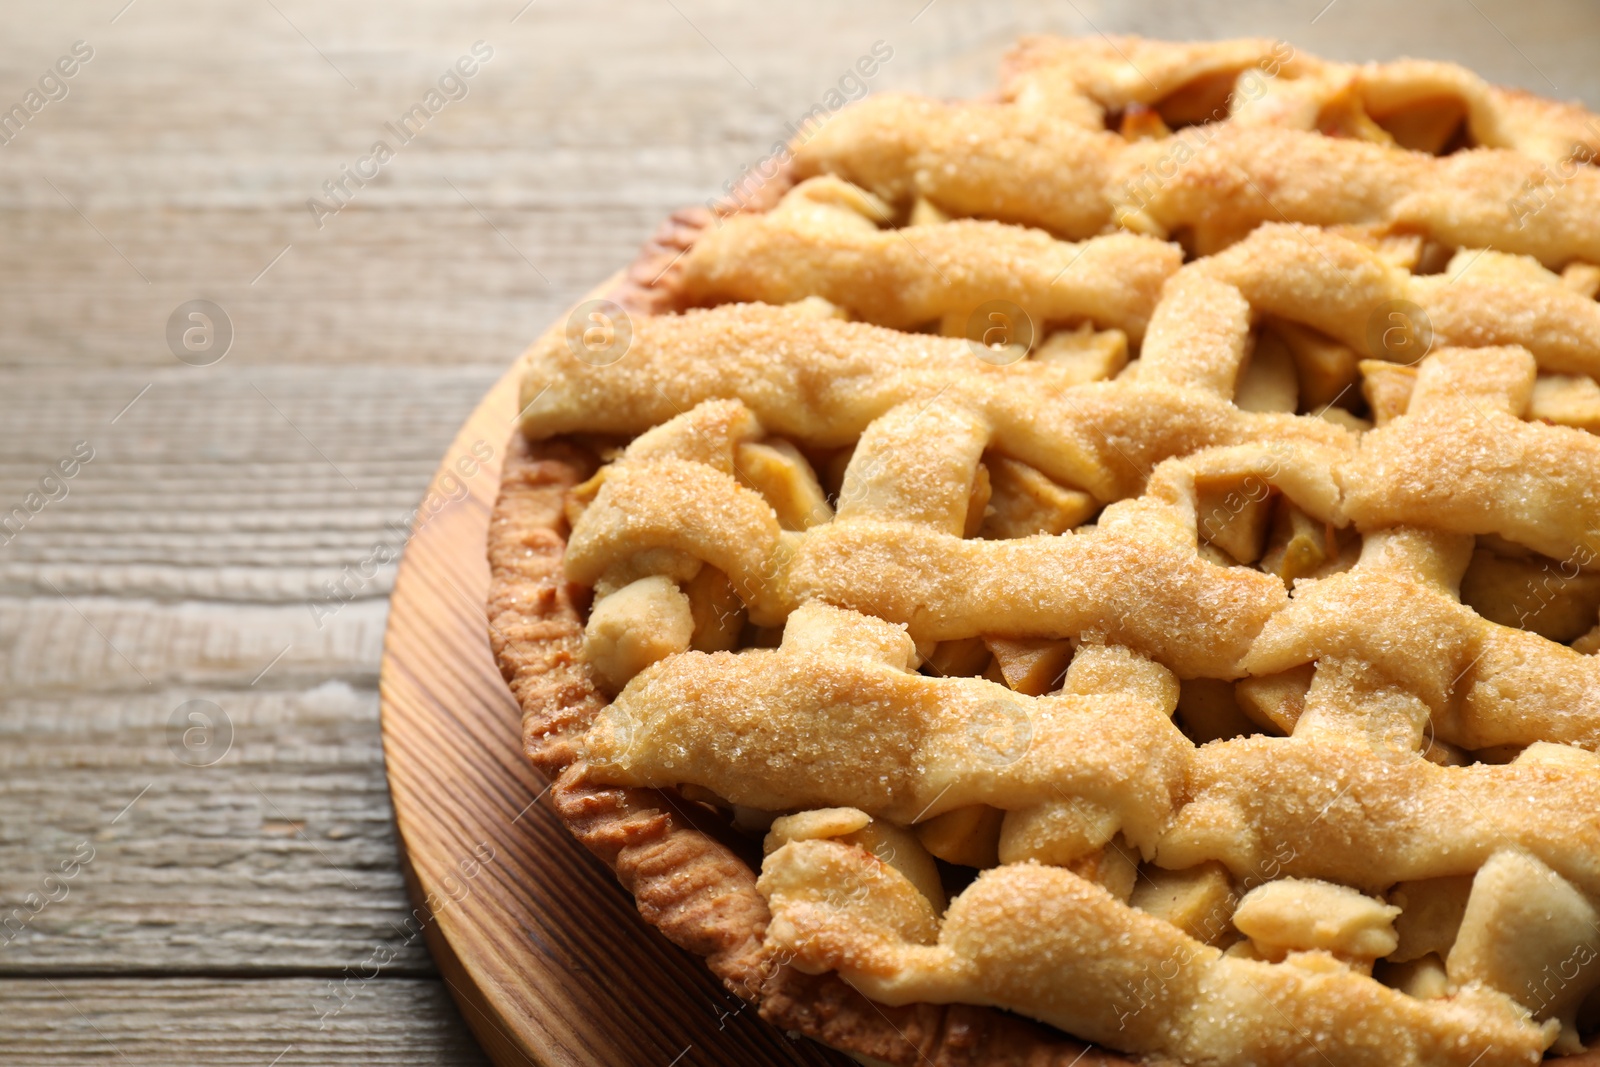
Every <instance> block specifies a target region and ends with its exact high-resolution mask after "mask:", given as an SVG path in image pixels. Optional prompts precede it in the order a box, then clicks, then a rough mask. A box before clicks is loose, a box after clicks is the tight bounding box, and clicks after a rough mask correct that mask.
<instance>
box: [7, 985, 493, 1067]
mask: <svg viewBox="0 0 1600 1067" xmlns="http://www.w3.org/2000/svg"><path fill="white" fill-rule="evenodd" d="M0 1004H3V1005H5V1010H4V1011H0V1061H3V1062H5V1063H6V1064H7V1065H8V1067H79V1065H81V1064H92V1063H108V1064H109V1063H116V1064H123V1065H126V1067H131V1065H140V1064H149V1065H151V1067H171V1065H173V1064H177V1063H181V1064H184V1065H185V1067H267V1065H269V1064H273V1065H276V1067H303V1065H306V1064H322V1063H361V1064H373V1065H383V1067H389V1065H394V1067H402V1065H407V1067H409V1065H416V1067H421V1065H428V1067H480V1065H482V1064H484V1063H485V1062H486V1061H485V1060H484V1058H483V1053H482V1052H480V1051H479V1050H478V1047H477V1044H476V1043H475V1042H474V1041H473V1040H472V1036H471V1035H470V1034H468V1033H467V1032H466V1030H465V1028H464V1027H463V1026H462V1025H461V1023H460V1022H459V1021H458V1020H457V1019H456V1018H455V1017H454V1012H453V1011H452V1010H451V1009H450V1004H449V993H448V992H447V990H446V989H445V986H444V983H443V982H441V981H439V980H438V979H412V978H401V979H393V980H384V981H370V982H364V983H363V982H359V981H356V982H352V983H350V984H349V985H348V986H342V987H336V986H335V984H333V983H330V982H329V981H327V980H322V979H313V978H280V979H261V980H255V981H241V980H216V979H210V980H194V979H175V978H131V979H104V978H88V979H82V978H48V979H47V978H35V979H15V978H12V979H0Z"/></svg>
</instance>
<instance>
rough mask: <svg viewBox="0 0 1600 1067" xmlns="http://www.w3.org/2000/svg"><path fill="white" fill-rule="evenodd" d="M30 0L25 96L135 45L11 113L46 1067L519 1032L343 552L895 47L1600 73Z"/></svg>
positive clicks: (456, 14)
mask: <svg viewBox="0 0 1600 1067" xmlns="http://www.w3.org/2000/svg"><path fill="white" fill-rule="evenodd" d="M1397 9H1398V10H1397ZM4 10H5V14H6V16H7V17H6V19H5V20H4V33H3V34H0V108H9V107H10V105H11V104H12V103H16V102H21V101H23V100H24V98H25V94H26V93H27V92H28V91H29V89H30V87H33V86H36V85H37V84H38V82H39V79H40V76H41V75H42V74H44V73H45V71H46V70H47V68H49V67H50V66H51V65H52V64H54V63H55V62H56V60H57V58H58V57H60V56H62V55H64V54H67V53H68V52H69V51H70V50H71V48H72V46H73V44H74V42H76V41H80V40H81V41H84V42H86V43H87V45H88V47H91V48H92V49H93V57H92V59H90V60H89V61H88V62H86V63H83V64H82V65H81V67H80V69H78V71H77V73H76V74H75V75H74V76H73V77H72V78H71V79H69V80H67V81H66V83H65V84H66V88H67V90H68V91H67V95H66V96H65V97H64V98H63V99H59V100H51V101H49V102H48V103H47V104H46V105H45V106H44V107H43V108H42V109H41V110H40V111H39V112H38V113H37V114H34V115H32V116H31V119H30V121H29V123H28V124H27V126H26V127H24V128H23V129H22V130H21V131H20V132H18V133H17V134H16V135H15V136H14V137H13V138H12V140H11V142H10V143H8V144H5V145H3V146H0V513H6V514H9V513H11V509H13V508H16V507H22V508H24V511H25V512H26V509H27V508H28V506H29V504H28V502H29V496H28V494H29V493H30V492H39V493H40V494H41V495H40V497H36V498H33V500H34V502H35V503H38V502H40V501H42V500H43V499H44V497H45V496H46V495H55V496H60V498H59V499H54V500H49V501H48V502H45V503H43V504H42V508H41V509H40V510H39V511H38V512H37V514H29V515H28V517H27V520H26V522H25V523H22V524H17V523H14V526H16V527H17V528H16V529H15V531H14V532H15V536H12V537H9V539H7V536H6V534H0V541H4V543H3V544H0V1063H5V1064H12V1063H15V1064H25V1063H27V1064H31V1063H62V1064H67V1063H72V1064H76V1063H92V1062H100V1061H102V1060H103V1061H107V1062H111V1061H115V1062H119V1063H150V1064H158V1063H159V1064H168V1063H195V1064H210V1063H215V1064H262V1065H267V1064H270V1063H273V1062H278V1063H282V1064H312V1063H332V1062H345V1061H347V1060H355V1061H358V1062H363V1063H451V1064H457V1063H460V1064H476V1063H482V1062H483V1061H482V1059H481V1054H480V1053H478V1052H477V1050H476V1048H475V1046H474V1045H473V1044H472V1041H471V1038H470V1037H469V1036H468V1035H467V1033H466V1031H465V1029H464V1028H463V1026H462V1024H461V1021H460V1019H459V1017H458V1016H457V1015H456V1013H455V1009H454V1008H453V1007H452V1006H451V1004H450V1002H449V997H448V994H447V991H446V990H445V989H444V988H443V986H442V984H441V982H440V980H439V979H438V977H437V972H436V971H435V970H434V968H433V966H432V964H431V962H430V960H429V959H428V956H427V953H426V950H425V949H424V948H423V947H422V945H421V943H420V939H417V938H413V937H408V936H407V932H406V931H405V930H404V929H403V928H401V926H400V925H399V924H400V923H401V922H402V920H403V919H404V917H405V916H406V914H407V913H408V911H409V904H408V902H407V901H406V898H405V890H404V886H403V884H402V880H401V876H400V873H399V869H398V864H397V859H396V855H395V850H394V840H393V834H392V830H391V822H390V820H391V813H390V809H389V805H388V798H387V793H386V790H385V782H384V775H383V763H382V752H381V748H380V745H379V740H378V730H377V697H376V692H375V684H376V671H377V663H378V656H379V650H380V646H381V641H382V634H383V624H384V617H385V597H386V594H387V592H388V589H389V583H390V582H391V581H392V576H393V568H392V567H384V568H380V569H378V570H377V571H376V572H375V573H372V574H371V575H370V576H368V577H361V578H359V579H351V578H349V577H347V575H348V573H349V572H346V571H345V568H347V567H351V568H358V569H359V566H360V564H361V562H362V561H363V560H364V559H366V558H367V557H369V556H370V555H371V553H372V551H373V549H374V546H376V545H379V544H387V545H398V544H400V543H401V542H402V540H403V538H402V537H401V536H400V535H399V534H398V533H397V532H396V530H397V528H398V527H397V526H396V525H395V524H401V525H403V524H404V523H406V522H407V521H408V518H409V513H410V511H411V509H412V508H413V507H414V506H415V505H416V503H417V497H418V495H419V494H420V493H421V492H422V489H423V487H424V485H425V483H426V482H427V479H428V476H429V474H430V473H431V471H432V470H433V467H434V465H435V463H436V461H437V459H438V457H439V455H440V453H441V451H442V450H443V448H444V446H445V445H446V443H447V442H448V441H449V439H450V437H451V435H452V433H453V431H454V429H455V428H456V426H457V425H458V424H459V423H460V421H461V419H462V418H464V416H465V415H466V413H467V412H468V411H469V410H470V409H471V408H472V406H473V404H474V402H475V401H476V399H477V397H478V396H479V395H480V394H481V392H482V391H483V390H484V389H485V388H486V387H487V386H488V384H489V383H490V382H491V381H493V380H494V378H495V377H496V376H497V375H498V374H499V372H500V369H501V368H503V367H504V365H505V364H506V363H507V362H508V361H509V360H510V359H512V358H513V357H514V356H515V355H516V353H517V352H518V351H519V350H520V348H521V347H522V346H523V345H524V344H525V343H526V342H527V340H528V339H530V338H531V337H532V336H533V335H534V334H535V333H536V332H537V331H538V330H539V329H540V328H542V327H543V326H544V325H545V324H546V323H547V322H548V321H549V320H550V319H551V318H553V317H554V316H556V315H558V314H559V313H560V312H561V311H562V309H563V308H564V307H565V306H566V304H567V303H568V302H569V301H571V300H572V299H574V298H576V296H577V295H578V294H580V293H582V292H583V291H585V290H586V289H588V288H589V287H590V286H592V285H594V284H595V283H596V282H597V281H599V280H600V279H601V278H603V277H604V276H605V275H607V274H609V273H610V272H611V271H612V270H613V269H615V268H616V267H617V266H619V265H621V264H622V263H624V262H626V261H627V260H628V259H629V258H630V257H631V255H632V252H633V250H634V248H635V247H636V246H637V245H638V243H639V242H640V241H641V240H643V239H644V238H645V237H646V236H647V235H648V234H649V232H650V231H651V230H652V229H653V228H654V226H655V224H656V223H657V221H658V220H659V219H660V218H661V216H663V215H664V214H666V213H667V212H668V211H669V210H671V209H672V208H674V207H677V206H679V205H682V204H685V203H693V202H699V201H704V200H705V199H706V198H707V197H709V196H712V195H714V194H715V193H716V192H717V190H718V187H719V186H720V185H721V184H722V183H723V182H724V181H727V180H729V179H732V178H734V177H735V176H736V175H737V174H738V172H739V169H740V167H741V166H742V165H743V164H745V163H748V162H751V161H753V160H755V159H756V158H757V157H758V156H760V155H762V154H764V153H765V152H766V151H767V150H768V148H769V146H770V145H771V143H772V142H773V140H774V139H776V138H778V137H780V136H781V135H782V133H781V131H782V128H783V125H784V123H785V122H786V121H787V120H789V119H792V118H794V117H795V116H797V115H799V114H800V113H801V112H803V111H805V110H806V109H808V108H809V107H810V106H811V105H812V104H813V103H814V102H815V101H817V100H818V99H820V97H821V95H822V94H823V93H824V92H826V91H827V89H828V88H829V87H830V86H831V85H833V84H834V83H835V82H836V81H837V79H838V77H839V75H840V74H842V73H843V72H844V71H845V70H846V68H847V67H848V66H849V65H850V64H851V63H853V61H854V59H855V58H856V57H857V56H858V55H860V54H862V53H863V52H865V51H866V50H867V49H868V48H870V47H871V45H872V43H873V42H874V41H876V40H880V39H881V40H884V41H886V42H888V43H889V44H890V45H891V46H892V47H893V48H894V50H895V54H894V58H893V59H892V60H891V61H890V62H889V63H887V64H886V65H885V66H884V68H883V71H882V73H881V74H880V75H879V76H878V77H877V78H875V79H874V80H873V83H872V88H873V89H874V90H881V89H887V88H914V89H917V90H920V91H925V92H930V93H934V94H939V95H951V96H954V95H969V94H972V93H976V92H980V91H983V90H984V89H985V88H987V87H988V86H989V84H990V83H991V81H992V77H993V71H994V67H995V63H996V61H997V60H998V58H999V56H1000V54H1001V52H1002V51H1003V49H1004V48H1005V46H1006V45H1007V43H1008V42H1009V41H1010V40H1011V39H1012V38H1013V37H1015V36H1016V35H1017V34H1018V33H1020V32H1025V31H1031V30H1045V31H1057V32H1070V33H1094V32H1098V31H1105V32H1142V33H1146V34H1150V35H1158V36H1169V37H1180V38H1186V37H1214V36H1228V35H1234V34H1242V33H1252V34H1265V35H1275V36H1282V37H1284V38H1286V39H1289V40H1291V41H1293V42H1294V43H1295V44H1296V45H1297V46H1299V47H1302V48H1305V49H1307V50H1310V51H1313V52H1319V53H1322V54H1326V55H1330V56H1337V57H1342V58H1351V59H1358V58H1387V57H1392V56H1396V55H1401V54H1416V55H1426V56H1437V57H1442V58H1451V59H1456V60H1459V61H1461V62H1465V63H1467V64H1469V65H1471V66H1473V67H1475V68H1476V69H1478V70H1480V71H1482V72H1483V73H1485V74H1486V75H1487V76H1489V77H1491V78H1493V79H1495V80H1497V81H1501V82H1505V83H1509V84H1515V85H1522V86H1526V87H1527V88H1530V89H1532V90H1534V91H1536V92H1540V93H1544V94H1548V95H1554V96H1560V97H1579V98H1583V99H1586V100H1587V101H1589V102H1590V103H1591V104H1600V66H1596V64H1594V63H1593V56H1592V51H1593V42H1594V41H1595V40H1597V39H1600V8H1596V7H1595V6H1594V5H1590V4H1586V3H1583V2H1582V0H1571V2H1554V0H1546V2H1540V3H1518V2H1511V0H1459V2H1457V0H1438V2H1430V3H1417V4H1408V5H1404V6H1403V7H1401V6H1400V5H1390V4H1380V3H1377V2H1375V0H1334V3H1332V4H1331V5H1330V4H1328V3H1327V0H1313V2H1306V3H1302V2H1294V3H1268V2H1267V0H1248V2H1246V0H1230V2H1228V3H1221V2H1193V0H1191V2H1163V3H1154V2H1147V3H1137V4H1110V3H1092V2H1090V0H1071V2H1069V0H1062V2H1059V3H1042V2H1041V3H1033V2H1020V0H1019V2H1005V3H979V2H959V0H932V2H931V3H926V2H925V0H894V2H879V0H849V2H844V0H826V2H822V3H816V4H808V5H794V6H792V7H787V8H781V9H780V8H779V7H777V6H776V5H771V4H762V3H753V2H750V3H733V2H724V3H713V2H705V0H634V2H633V3H622V2H620V0H605V2H589V3H583V2H579V0H532V2H531V3H527V2H526V0H454V2H452V0H413V2H411V3H407V4H403V5H394V4H384V3H378V2H375V0H351V2H345V3H339V4H329V3H313V2H311V0H207V2H201V0H133V2H132V3H131V4H128V3H127V0H94V2H92V3H90V2H80V0H28V2H16V0H14V2H11V3H8V4H6V5H5V9H4ZM480 40H481V41H483V42H485V43H486V44H487V45H488V46H489V47H491V48H492V49H493V50H494V51H493V55H492V57H491V58H490V59H489V60H488V61H486V62H484V63H483V64H482V65H481V68H480V69H479V71H478V73H477V74H475V75H474V76H473V77H472V78H471V79H469V80H468V81H467V83H466V84H467V87H468V94H467V95H466V97H465V98H463V99H460V100H457V101H453V102H451V103H449V104H448V105H447V106H446V107H445V108H444V109H443V110H442V111H440V113H439V114H438V115H436V116H434V117H433V118H432V119H431V120H430V122H429V124H428V125H427V127H426V128H425V129H424V130H423V131H422V132H421V133H420V134H419V135H418V136H417V137H415V138H414V139H413V140H412V142H411V143H409V144H407V145H404V146H403V147H401V148H400V149H399V151H398V152H397V154H396V155H395V157H394V158H393V159H392V160H390V161H389V162H388V163H387V164H385V165H384V166H383V167H382V169H381V170H380V172H379V176H378V177H377V178H376V179H374V180H372V181H371V182H370V183H368V184H367V185H366V186H365V187H363V188H361V189H359V190H356V191H355V193H354V195H353V197H352V198H351V201H350V203H349V205H348V206H347V207H345V208H343V209H342V210H341V211H339V212H338V213H337V214H335V215H332V216H330V217H326V218H324V219H322V220H321V221H322V226H321V227H320V228H319V227H318V225H317V222H316V221H315V220H314V219H313V216H312V214H311V212H309V211H308V210H307V207H306V200H307V198H309V197H313V196H321V195H322V191H321V186H322V183H323V182H324V181H327V180H329V179H332V178H337V177H338V176H339V173H340V167H341V165H344V166H353V165H355V164H356V163H357V161H358V160H360V159H361V158H362V157H363V156H364V155H366V154H367V153H368V151H369V149H370V146H371V144H372V142H373V141H374V140H376V139H377V138H379V137H382V136H386V134H385V132H384V130H383V128H382V124H383V123H384V122H386V121H394V120H396V119H397V118H398V117H399V115H400V114H401V113H402V112H404V111H405V110H406V109H407V108H408V107H409V106H410V105H411V104H412V103H414V102H416V101H418V100H420V99H421V98H422V97H423V95H424V94H425V93H426V92H427V91H428V90H429V89H430V88H431V87H433V86H434V85H435V83H436V81H437V79H438V78H439V76H440V74H441V73H442V72H443V71H444V70H445V68H446V66H447V65H449V64H452V63H453V62H455V60H456V59H457V58H458V57H459V56H462V55H464V54H467V53H468V52H469V50H470V48H471V46H472V45H473V43H474V42H476V41H480ZM197 298H204V299H208V300H211V301H214V302H216V303H217V304H219V305H220V306H221V307H222V308H223V309H224V311H225V313H226V316H227V318H228V320H229V321H230V322H231V324H232V329H233V333H234V338H233V342H232V346H231V348H230V349H229V351H228V353H227V355H226V357H225V358H223V359H222V360H221V361H220V362H218V363H216V364H214V365H211V366H204V367H196V366H188V365H185V364H184V363H181V362H179V360H178V359H177V358H175V356H174V355H173V353H172V352H171V351H170V350H169V347H168V343H167V340H166V337H165V329H166V324H167V320H168V317H169V315H170V314H171V313H172V312H173V310H174V309H175V308H176V307H177V306H178V305H179V304H180V303H182V302H184V301H188V300H192V299H197ZM130 405H131V406H130ZM80 441H84V442H88V446H87V447H90V448H92V449H93V453H94V458H93V459H92V460H91V461H89V462H88V463H87V464H86V465H83V466H82V467H81V469H80V470H79V471H78V472H77V474H76V476H75V477H73V478H71V479H70V480H67V481H65V482H64V483H56V482H50V483H48V485H46V486H44V487H43V488H41V485H40V480H41V478H44V477H46V475H47V474H48V473H49V471H50V469H51V468H52V467H53V466H54V465H56V464H57V463H58V461H61V460H63V459H65V458H68V457H70V456H71V455H72V453H73V449H74V447H75V445H76V443H77V442H80ZM492 444H493V446H494V447H497V448H498V447H499V446H500V442H492ZM46 491H48V494H47V492H46ZM63 492H64V493H65V495H64V496H61V494H62V493H63ZM342 575H346V577H345V578H344V580H345V582H346V586H345V592H344V594H343V595H341V596H340V597H339V598H337V599H335V600H327V599H325V598H326V597H327V595H328V594H327V592H326V586H325V583H330V582H338V581H340V580H341V576H342ZM334 607H337V610H331V609H332V608H334ZM196 701H198V702H204V703H190V702H196ZM196 709H199V712H200V713H203V714H205V715H208V716H210V720H209V722H210V725H209V726H206V725H204V720H192V719H189V718H188V717H187V716H188V714H189V713H190V712H193V711H195V710H196ZM175 715H176V716H177V720H176V725H174V716H175ZM197 723H198V724H200V725H197ZM186 731H188V732H186ZM196 731H198V732H196ZM225 735H231V737H228V738H227V740H228V743H227V744H224V743H223V741H224V736H225ZM186 742H187V744H186ZM197 764H200V765H197ZM91 854H92V858H86V857H88V856H90V855H91ZM67 870H71V871H72V872H73V873H72V875H71V876H70V877H67V876H66V875H65V874H64V872H65V871H67ZM380 950H381V951H382V953H383V954H384V956H385V957H392V959H391V960H390V962H389V963H387V964H386V965H385V966H383V967H382V968H381V969H379V971H378V973H377V975H376V976H375V977H372V978H369V979H366V980H350V981H347V980H346V979H347V977H348V975H349V974H352V973H355V974H363V973H368V971H369V970H370V968H367V967H365V961H369V960H370V959H372V958H373V954H374V952H375V951H380ZM352 990H354V991H353V992H352ZM344 994H349V996H348V999H345V997H344ZM341 1005H342V1010H340V1011H339V1012H338V1013H337V1014H336V1015H332V1016H326V1013H327V1012H329V1011H331V1010H332V1009H333V1008H335V1007H339V1006H341ZM605 1010H614V1009H613V1008H612V1007H611V1006H608V1005H596V1011H605ZM325 1016H326V1017H325ZM274 1057H280V1058H279V1059H277V1060H274ZM686 1062H693V1058H692V1056H691V1057H690V1059H689V1060H688V1061H686Z"/></svg>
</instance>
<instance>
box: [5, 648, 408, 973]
mask: <svg viewBox="0 0 1600 1067" xmlns="http://www.w3.org/2000/svg"><path fill="white" fill-rule="evenodd" d="M368 625H370V622H369V624H368ZM256 669H259V667H257V668H256ZM264 685H265V683H263V686H264ZM189 701H206V702H209V703H206V704H192V705H191V704H188V702H189ZM185 706H187V708H188V710H180V709H183V708H184V707H185ZM193 710H198V711H199V712H200V713H202V714H205V715H207V716H209V717H210V719H211V720H212V721H213V724H214V725H213V726H212V727H211V732H209V733H208V732H206V728H205V726H204V720H191V719H189V718H188V714H189V711H193ZM376 711H377V709H376V700H375V694H374V693H373V691H372V690H371V689H370V688H366V687H361V688H356V687H352V686H351V685H350V684H349V683H347V682H343V681H326V682H322V683H321V684H317V685H314V686H311V687H308V688H293V689H286V690H285V689H279V690H267V691H258V690H257V689H250V688H246V687H244V686H240V687H239V688H234V689H221V688H216V687H214V686H209V685H179V686H174V687H171V688H157V689H154V690H153V691H151V692H149V693H142V692H141V693H117V692H111V693H104V694H90V693H74V694H70V695H59V694H58V695H40V696H35V697H17V698H10V699H8V700H6V702H5V703H4V705H3V706H0V752H3V753H4V757H3V759H0V766H3V768H4V769H3V771H0V782H3V785H0V974H47V973H55V972H62V971H67V972H74V973H81V972H86V971H92V972H97V973H113V972H119V971H155V970H164V971H171V972H178V973H204V972H221V973H248V972H273V973H284V972H297V973H326V974H336V973H338V972H339V971H340V970H341V969H342V968H344V967H347V966H352V965H355V964H357V963H359V962H360V961H362V960H365V959H367V958H368V957H369V956H371V955H372V954H373V953H374V952H384V953H388V954H390V955H392V957H393V962H392V963H390V964H389V965H388V966H387V967H386V968H385V970H386V971H387V972H389V973H401V974H426V973H431V965H430V962H429V960H428V957H427V953H426V950H425V948H424V946H423V944H422V941H421V939H420V938H418V937H417V936H415V931H414V930H412V929H410V928H408V927H406V926H404V925H403V924H404V922H405V919H406V918H407V916H408V914H409V913H410V910H411V908H410V904H409V903H408V900H407V898H406V895H405V890H404V885H403V882H402V879H401V875H400V872H399V870H398V868H397V865H396V858H395V846H394V836H393V826H392V821H391V814H390V807H389V799H388V794H387V790H386V788H385V783H384V776H383V762H382V759H383V757H382V752H381V749H380V747H379V744H378V738H377V732H376V730H375V718H376ZM175 714H176V715H177V716H178V719H177V724H176V725H174V716H175ZM186 730H189V731H192V732H190V734H189V738H188V740H189V742H190V744H189V745H188V746H187V747H186V746H185V744H184V741H185V737H184V734H185V731H186ZM230 730H231V743H229V741H228V733H229V731H230ZM211 758H216V759H217V762H216V763H214V764H212V765H209V766H189V765H188V764H187V763H186V762H185V761H190V762H202V763H203V762H205V761H206V760H209V759H211ZM130 805H131V806H130ZM75 859H76V860H78V861H80V862H79V863H78V864H76V865H75V864H74V863H73V861H74V860H75ZM69 873H70V877H69V876H67V875H68V874H69Z"/></svg>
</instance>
